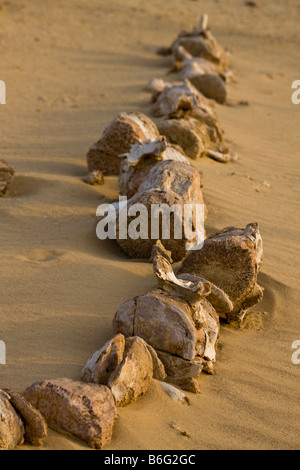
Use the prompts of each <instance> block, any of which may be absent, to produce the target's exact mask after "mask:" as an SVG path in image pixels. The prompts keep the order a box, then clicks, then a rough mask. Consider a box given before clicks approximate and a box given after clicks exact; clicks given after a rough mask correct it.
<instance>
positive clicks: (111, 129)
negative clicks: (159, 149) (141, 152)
mask: <svg viewBox="0 0 300 470" xmlns="http://www.w3.org/2000/svg"><path fill="white" fill-rule="evenodd" d="M158 137H159V132H158V130H157V128H156V126H155V124H154V122H153V121H151V119H149V118H148V117H147V116H146V115H144V114H142V113H120V114H119V115H118V116H117V117H116V118H115V119H114V120H113V121H112V122H111V123H110V124H108V125H107V126H106V128H105V129H104V131H103V134H102V137H101V139H100V140H99V141H98V142H97V143H96V144H94V145H93V146H92V147H91V148H90V150H89V152H88V154H87V163H88V169H89V171H90V172H93V171H95V170H98V171H101V172H102V173H103V174H104V175H118V174H119V170H120V163H121V160H120V158H119V155H121V154H123V153H126V152H129V150H130V149H131V147H132V145H133V144H135V143H136V142H138V141H139V140H147V139H151V140H155V139H157V138H158Z"/></svg>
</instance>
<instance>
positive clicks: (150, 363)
mask: <svg viewBox="0 0 300 470" xmlns="http://www.w3.org/2000/svg"><path fill="white" fill-rule="evenodd" d="M152 377H154V378H155V379H158V380H164V379H165V377H166V373H165V368H164V366H163V364H162V362H161V360H160V359H159V357H158V355H157V353H156V351H155V349H154V348H152V347H151V346H150V345H149V344H147V343H146V342H145V341H144V340H143V339H142V338H138V337H129V338H128V337H127V338H126V339H125V337H124V336H123V335H122V334H118V335H116V336H114V337H113V338H112V339H111V340H109V341H107V343H105V345H104V346H103V347H102V348H101V349H99V350H98V351H96V352H95V353H94V354H93V355H92V357H91V358H90V359H89V360H88V362H87V364H86V365H85V367H84V368H83V370H82V374H81V378H82V380H83V381H84V382H87V383H91V382H93V383H97V384H102V385H108V387H109V388H110V389H111V391H112V394H113V396H114V399H115V402H116V405H117V406H125V405H128V404H129V403H131V402H132V401H135V400H137V398H138V397H140V396H141V395H144V394H145V393H146V391H147V390H148V387H149V385H150V383H151V380H152Z"/></svg>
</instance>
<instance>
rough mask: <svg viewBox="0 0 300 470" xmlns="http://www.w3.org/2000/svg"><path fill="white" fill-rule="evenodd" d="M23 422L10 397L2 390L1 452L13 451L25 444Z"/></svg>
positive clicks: (0, 404) (0, 407)
mask: <svg viewBox="0 0 300 470" xmlns="http://www.w3.org/2000/svg"><path fill="white" fill-rule="evenodd" d="M24 433H25V431H24V425H23V422H22V420H21V418H20V416H19V415H18V413H17V412H16V410H15V409H14V407H13V406H12V404H11V402H10V396H9V395H8V394H7V393H6V392H5V391H3V390H1V389H0V450H13V449H15V448H16V447H17V446H18V445H22V444H23V442H24Z"/></svg>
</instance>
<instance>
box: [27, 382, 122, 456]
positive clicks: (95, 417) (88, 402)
mask: <svg viewBox="0 0 300 470" xmlns="http://www.w3.org/2000/svg"><path fill="white" fill-rule="evenodd" d="M25 398H26V399H27V400H28V401H29V402H30V403H31V404H32V405H33V406H34V407H35V408H37V409H38V410H39V411H40V412H41V414H42V415H43V416H44V418H45V419H46V421H47V422H48V424H49V426H50V427H51V428H53V429H54V430H56V431H58V432H61V431H63V432H67V433H70V434H72V435H74V436H75V437H77V438H79V439H81V440H83V441H86V442H87V443H88V444H89V445H90V446H91V447H92V448H96V449H102V448H103V447H104V446H105V445H106V444H108V443H109V442H110V440H111V436H112V432H113V427H114V423H115V420H116V418H117V416H118V414H117V409H116V407H115V403H114V399H113V396H112V393H111V391H110V390H109V388H108V387H106V386H104V385H96V384H84V383H81V382H75V381H73V380H70V379H56V380H45V381H43V382H37V383H34V384H33V385H31V387H29V388H28V389H27V390H26V392H25Z"/></svg>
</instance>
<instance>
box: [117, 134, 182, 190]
mask: <svg viewBox="0 0 300 470" xmlns="http://www.w3.org/2000/svg"><path fill="white" fill-rule="evenodd" d="M171 160H172V161H177V162H182V163H186V164H187V165H189V164H190V163H189V161H188V159H187V158H186V156H185V154H184V152H183V151H182V149H180V148H176V147H175V146H172V145H170V144H168V143H167V140H166V139H165V137H159V138H158V139H156V140H155V141H153V142H151V141H146V142H140V141H139V142H137V143H136V144H135V145H133V147H132V148H131V150H130V152H128V153H126V154H124V158H123V159H122V162H121V167H120V175H119V184H120V191H121V194H122V195H124V196H127V197H128V198H131V197H133V196H134V195H135V194H136V192H137V191H138V189H139V187H140V185H141V183H142V182H143V181H144V180H146V179H147V177H148V174H149V172H150V171H151V169H152V168H153V166H154V165H155V164H156V163H158V162H160V161H171Z"/></svg>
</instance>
